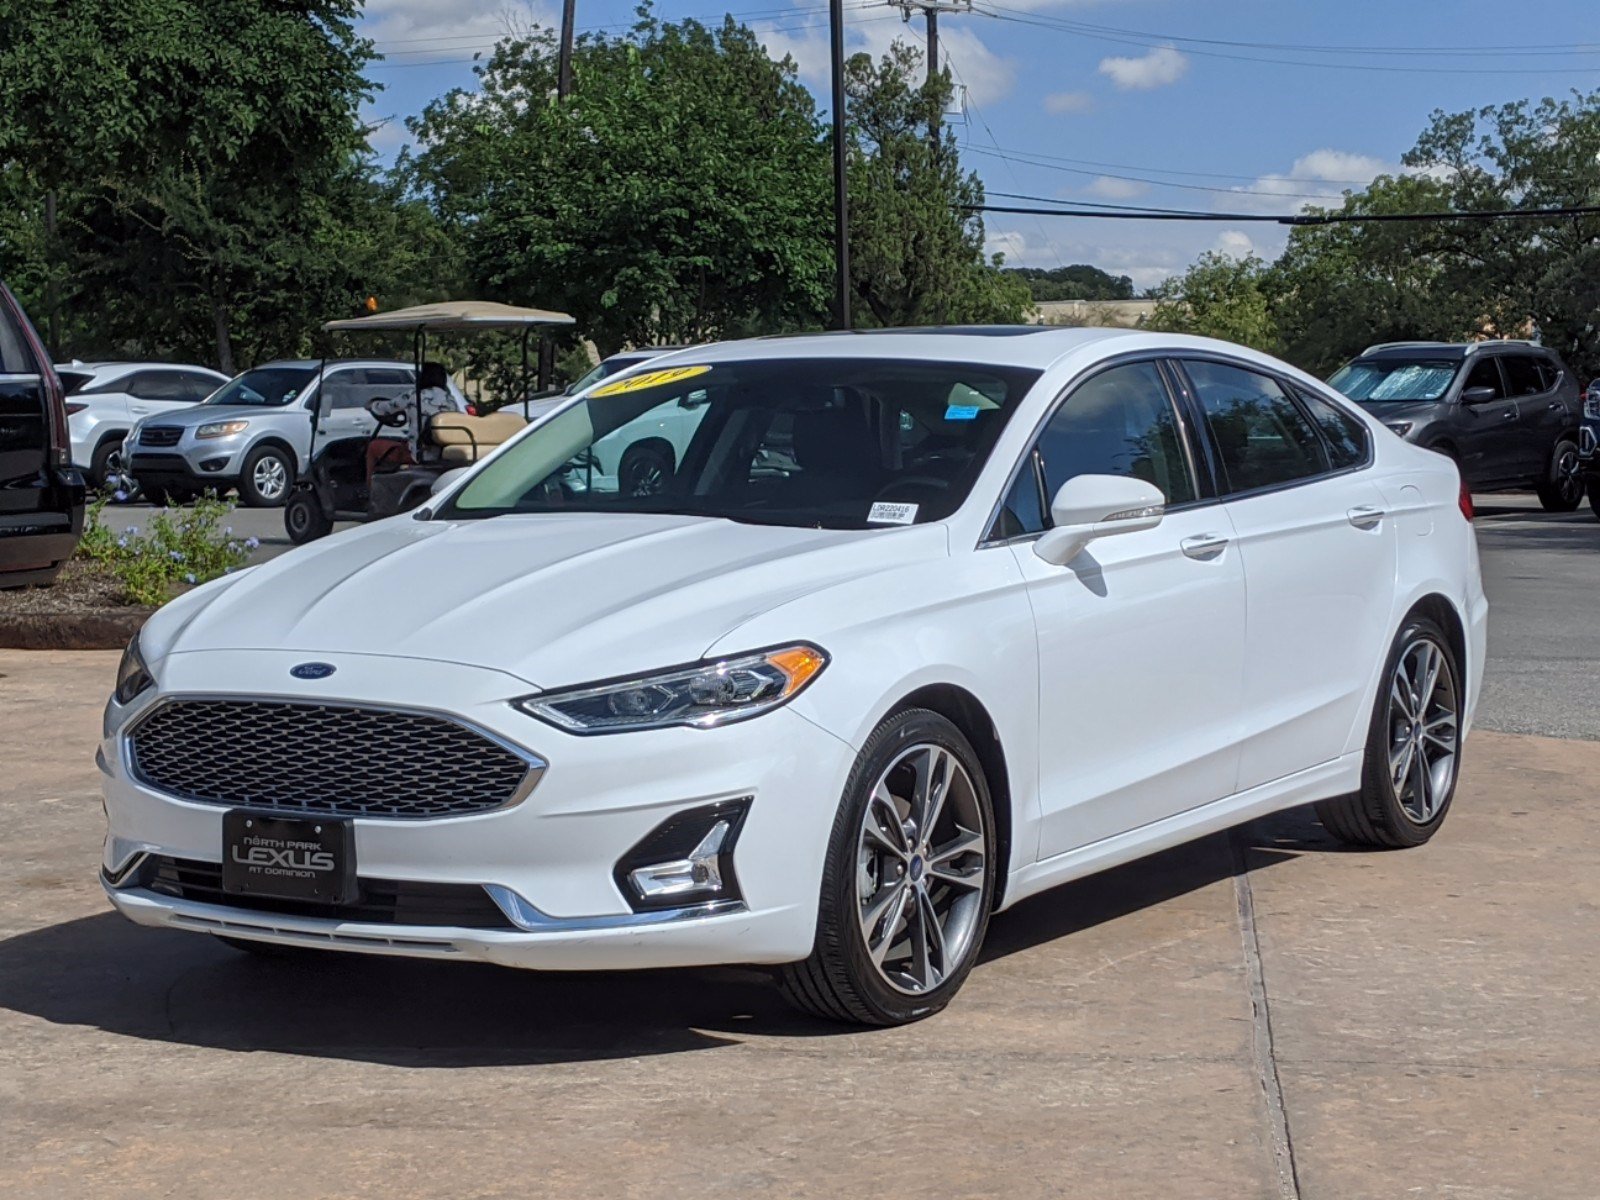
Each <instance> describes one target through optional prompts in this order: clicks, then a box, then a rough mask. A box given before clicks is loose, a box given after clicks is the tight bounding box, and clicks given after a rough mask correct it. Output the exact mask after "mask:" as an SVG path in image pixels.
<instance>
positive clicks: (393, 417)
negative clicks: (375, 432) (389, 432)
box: [372, 410, 406, 429]
mask: <svg viewBox="0 0 1600 1200" xmlns="http://www.w3.org/2000/svg"><path fill="white" fill-rule="evenodd" d="M372 419H373V420H374V421H376V422H377V423H378V424H379V425H382V426H384V427H386V428H388V429H403V428H405V425H406V414H405V412H404V411H403V410H402V411H401V412H392V413H389V414H387V415H386V416H382V417H380V416H379V415H378V414H377V413H373V414H372Z"/></svg>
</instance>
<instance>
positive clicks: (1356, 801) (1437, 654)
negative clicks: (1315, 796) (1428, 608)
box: [1316, 616, 1463, 848]
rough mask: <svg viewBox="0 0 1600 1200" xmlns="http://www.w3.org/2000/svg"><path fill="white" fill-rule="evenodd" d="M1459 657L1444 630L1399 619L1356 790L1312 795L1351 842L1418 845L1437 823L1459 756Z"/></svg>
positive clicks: (1337, 833) (1328, 822) (1337, 832)
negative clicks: (1322, 796)
mask: <svg viewBox="0 0 1600 1200" xmlns="http://www.w3.org/2000/svg"><path fill="white" fill-rule="evenodd" d="M1462 695H1463V681H1462V679H1461V667H1460V663H1458V662H1457V661H1456V654H1455V651H1454V650H1453V649H1451V646H1450V639H1449V638H1448V637H1446V636H1445V632H1444V630H1442V629H1441V628H1439V626H1438V625H1437V624H1436V623H1434V622H1433V621H1430V620H1429V619H1428V618H1426V617H1416V616H1414V617H1410V618H1407V620H1406V622H1405V624H1404V626H1402V627H1401V630H1400V634H1399V636H1398V637H1396V638H1395V641H1394V646H1393V647H1392V648H1391V649H1390V651H1389V658H1388V661H1387V662H1386V663H1385V664H1384V673H1383V683H1382V685H1381V686H1380V687H1379V690H1378V696H1377V701H1376V703H1374V705H1373V710H1372V720H1371V723H1370V725H1369V726H1368V729H1367V749H1366V761H1365V763H1364V765H1363V767H1362V772H1361V790H1360V791H1359V792H1356V793H1355V794H1354V795H1350V796H1340V797H1338V798H1337V799H1334V800H1322V801H1318V803H1317V806H1316V809H1317V818H1318V819H1319V820H1320V821H1321V822H1322V825H1323V828H1325V829H1326V830H1327V831H1328V832H1329V833H1331V834H1332V835H1333V836H1334V837H1336V838H1338V839H1339V840H1340V841H1342V842H1348V843H1349V844H1351V845H1354V846H1379V847H1387V848H1399V847H1406V846H1420V845H1422V843H1424V842H1426V841H1427V840H1428V839H1429V838H1431V837H1432V836H1433V835H1434V834H1435V833H1437V832H1438V831H1439V827H1440V826H1441V825H1443V824H1444V819H1445V817H1446V816H1447V815H1448V814H1449V812H1450V802H1451V800H1453V799H1454V798H1455V790H1456V778H1457V775H1458V774H1459V770H1458V768H1459V767H1460V763H1461V704H1462Z"/></svg>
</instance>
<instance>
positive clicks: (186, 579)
mask: <svg viewBox="0 0 1600 1200" xmlns="http://www.w3.org/2000/svg"><path fill="white" fill-rule="evenodd" d="M183 581H184V582H185V583H193V582H194V581H195V579H194V572H193V571H190V572H189V573H188V574H187V575H185V576H184V577H183Z"/></svg>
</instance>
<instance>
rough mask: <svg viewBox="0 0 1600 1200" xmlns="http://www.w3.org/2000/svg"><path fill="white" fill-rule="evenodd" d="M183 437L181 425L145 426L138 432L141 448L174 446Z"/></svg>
mask: <svg viewBox="0 0 1600 1200" xmlns="http://www.w3.org/2000/svg"><path fill="white" fill-rule="evenodd" d="M182 437H183V426H181V425H146V426H145V427H144V428H143V429H141V430H139V445H141V446H176V445H177V444H178V440H179V439H180V438H182Z"/></svg>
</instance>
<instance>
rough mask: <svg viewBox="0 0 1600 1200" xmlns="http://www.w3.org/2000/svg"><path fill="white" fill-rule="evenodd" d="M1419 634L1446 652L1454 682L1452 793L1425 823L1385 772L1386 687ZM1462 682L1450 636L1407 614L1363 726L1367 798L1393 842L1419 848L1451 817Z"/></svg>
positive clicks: (1458, 776)
mask: <svg viewBox="0 0 1600 1200" xmlns="http://www.w3.org/2000/svg"><path fill="white" fill-rule="evenodd" d="M1419 636H1426V637H1428V638H1429V639H1430V640H1431V641H1433V642H1434V644H1435V645H1437V646H1438V647H1439V649H1440V650H1441V651H1442V652H1443V653H1444V656H1445V661H1446V662H1448V663H1449V664H1450V674H1451V678H1452V679H1453V680H1454V681H1455V686H1456V729H1457V734H1456V769H1455V771H1454V772H1453V773H1452V775H1451V777H1450V792H1449V794H1448V795H1447V796H1445V798H1444V800H1443V801H1442V802H1441V803H1440V805H1439V808H1438V811H1437V812H1435V813H1434V814H1433V816H1432V818H1431V819H1430V820H1428V821H1427V822H1426V823H1424V824H1418V823H1417V822H1416V821H1415V820H1414V819H1413V818H1412V817H1411V815H1410V814H1409V813H1408V812H1406V810H1405V808H1404V806H1403V805H1402V804H1401V803H1400V797H1399V796H1398V795H1397V794H1396V792H1395V787H1394V780H1393V779H1392V777H1391V776H1390V773H1389V689H1390V686H1391V681H1392V680H1393V679H1394V670H1395V667H1396V666H1398V665H1399V662H1400V655H1401V653H1402V652H1403V651H1404V650H1405V648H1406V647H1407V646H1409V645H1410V644H1411V643H1412V642H1413V641H1414V640H1416V638H1417V637H1419ZM1465 687H1466V681H1465V680H1464V679H1463V678H1462V677H1461V664H1460V662H1459V661H1457V658H1456V652H1455V650H1454V649H1452V648H1451V645H1450V639H1449V637H1447V636H1446V635H1445V631H1444V630H1443V629H1441V628H1440V627H1439V625H1438V624H1437V623H1436V622H1434V621H1432V620H1429V619H1428V618H1427V617H1421V616H1410V617H1407V618H1406V620H1405V622H1404V624H1402V625H1401V626H1400V632H1399V633H1398V634H1397V635H1396V636H1395V639H1394V642H1393V644H1391V645H1390V647H1389V654H1388V657H1387V658H1386V659H1385V660H1384V664H1383V675H1382V676H1381V677H1380V679H1379V681H1378V695H1377V699H1376V701H1375V702H1374V704H1373V706H1372V721H1371V724H1370V726H1369V727H1368V730H1367V762H1366V784H1367V786H1366V788H1365V789H1364V792H1365V796H1364V798H1365V800H1366V802H1367V803H1368V805H1369V806H1372V808H1373V809H1375V811H1373V812H1372V816H1374V817H1375V818H1378V819H1380V820H1382V821H1383V822H1384V823H1385V824H1386V825H1387V827H1388V829H1389V831H1390V832H1391V833H1392V835H1393V836H1394V838H1395V839H1396V841H1398V842H1399V843H1400V844H1401V845H1405V846H1420V845H1422V843H1424V842H1426V841H1427V840H1428V839H1429V838H1431V837H1433V835H1434V834H1435V833H1437V832H1438V831H1439V827H1440V826H1441V825H1443V824H1444V820H1445V818H1446V817H1447V816H1449V815H1450V806H1451V805H1452V804H1453V803H1454V802H1455V798H1456V787H1457V785H1458V784H1459V783H1460V782H1461V756H1462V751H1463V750H1464V749H1465V746H1466V739H1465V738H1464V737H1462V736H1461V732H1460V729H1461V722H1462V720H1463V716H1462V710H1463V709H1464V708H1465V707H1466V694H1465Z"/></svg>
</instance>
